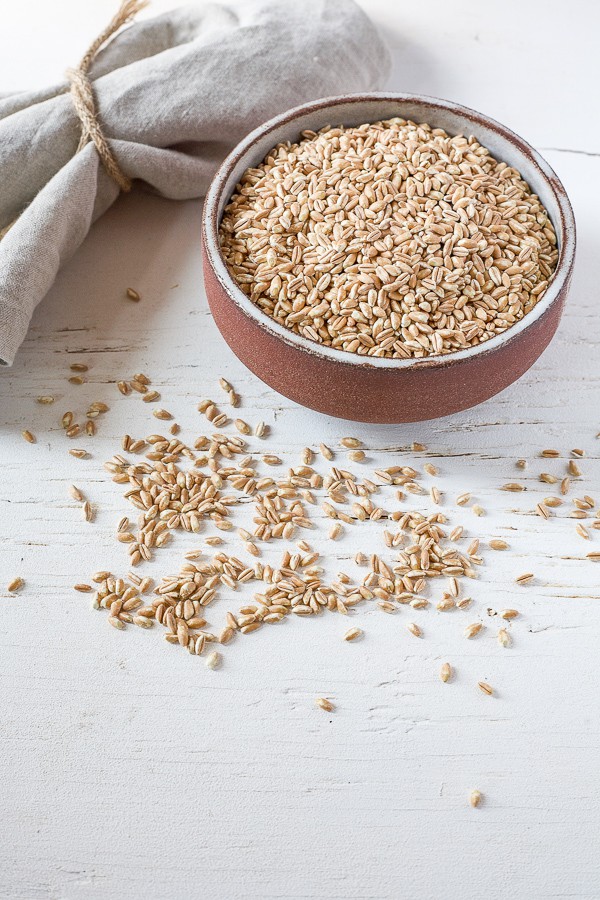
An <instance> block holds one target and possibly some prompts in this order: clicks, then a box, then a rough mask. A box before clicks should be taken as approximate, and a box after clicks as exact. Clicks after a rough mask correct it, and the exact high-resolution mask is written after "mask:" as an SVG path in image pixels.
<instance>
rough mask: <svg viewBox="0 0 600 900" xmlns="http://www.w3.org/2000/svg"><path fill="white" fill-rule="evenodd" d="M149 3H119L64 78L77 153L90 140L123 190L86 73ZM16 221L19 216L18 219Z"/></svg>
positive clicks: (123, 178)
mask: <svg viewBox="0 0 600 900" xmlns="http://www.w3.org/2000/svg"><path fill="white" fill-rule="evenodd" d="M148 3H149V0H122V2H121V6H120V7H119V9H118V11H117V13H116V15H115V16H114V17H113V18H112V19H111V20H110V22H109V23H108V25H107V26H106V28H105V29H104V31H102V32H101V33H100V34H99V35H98V37H97V38H96V40H95V41H94V42H93V44H91V46H90V47H89V49H88V51H87V53H86V54H85V56H84V57H83V58H82V60H81V62H80V63H79V65H78V66H77V68H76V69H67V72H66V76H67V79H68V81H69V84H70V85H71V87H70V93H71V98H72V100H73V106H74V107H75V112H76V113H77V116H78V117H79V121H80V122H81V137H80V138H79V144H78V146H77V151H76V152H77V153H79V151H80V150H82V149H83V148H84V147H85V145H86V144H87V143H89V141H92V143H93V144H94V146H95V148H96V150H97V151H98V156H99V157H100V159H101V160H102V164H103V166H104V168H105V169H106V171H107V172H108V174H109V175H110V177H111V178H112V179H113V180H114V181H116V183H117V184H118V185H119V187H120V188H121V190H122V191H130V190H131V185H132V182H131V179H130V178H128V177H127V175H126V174H125V173H124V172H123V170H122V169H121V167H120V165H119V163H118V162H117V160H116V157H115V155H114V153H113V152H112V150H111V149H110V147H109V146H108V141H107V140H106V138H105V137H104V134H103V133H102V128H101V127H100V122H99V121H98V112H97V110H96V103H95V101H94V92H93V90H92V83H91V81H90V79H89V78H88V72H89V69H90V66H91V64H92V63H93V61H94V59H95V58H96V55H97V53H98V51H99V50H101V49H102V47H103V46H104V45H105V44H107V43H108V41H110V40H111V38H112V37H114V35H115V34H116V32H117V31H118V30H119V28H121V27H122V26H123V25H126V24H127V23H128V22H131V20H132V19H133V18H134V16H135V15H137V13H139V12H140V10H142V9H144V7H145V6H147V5H148ZM17 219H18V216H17ZM17 219H14V220H13V221H12V222H9V224H8V225H6V226H5V227H4V228H2V229H0V241H1V240H2V238H3V237H4V236H5V235H6V234H8V232H9V231H10V229H11V228H12V226H13V225H14V224H15V222H16V221H17Z"/></svg>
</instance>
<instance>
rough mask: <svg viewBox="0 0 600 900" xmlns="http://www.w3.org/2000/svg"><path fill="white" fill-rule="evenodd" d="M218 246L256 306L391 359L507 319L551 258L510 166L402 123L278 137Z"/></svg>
mask: <svg viewBox="0 0 600 900" xmlns="http://www.w3.org/2000/svg"><path fill="white" fill-rule="evenodd" d="M474 234H476V235H477V238H476V239H474V238H473V235H474ZM220 241H221V247H222V250H223V253H224V255H225V258H226V262H227V264H228V267H229V270H230V272H231V274H232V276H233V278H234V279H237V281H238V283H239V284H240V287H241V288H242V290H244V291H245V293H247V294H248V295H249V296H250V298H251V300H252V301H253V302H254V303H256V304H257V305H258V306H259V307H260V308H261V309H262V310H263V311H264V312H266V313H267V315H270V316H271V317H273V318H274V319H275V320H276V321H278V322H280V323H281V324H283V325H284V326H285V327H287V328H289V329H290V330H293V331H295V332H297V333H298V334H300V335H302V336H304V337H306V338H308V339H309V340H312V341H317V342H319V343H322V344H325V345H327V346H330V347H333V348H334V349H338V350H345V351H348V352H353V353H357V354H361V355H365V356H376V357H381V356H387V357H395V358H408V357H423V356H428V355H431V354H440V353H451V352H453V351H455V350H459V349H462V348H464V347H466V346H473V345H476V344H480V343H482V342H484V341H486V340H488V339H489V338H491V337H493V336H494V335H496V334H499V333H501V332H502V331H504V330H506V329H507V328H510V327H511V325H513V324H514V323H515V322H516V321H518V320H519V319H521V318H522V317H523V316H524V315H526V314H527V313H528V312H529V311H530V310H531V309H532V308H533V307H534V306H535V304H536V303H537V302H538V300H539V299H540V297H542V296H543V294H544V292H545V290H546V288H547V285H548V282H549V279H550V278H551V276H552V272H553V269H554V267H555V265H556V260H557V255H558V254H557V250H556V237H555V235H554V231H553V228H552V225H551V223H550V220H549V219H548V216H547V213H546V211H545V210H544V208H543V207H542V205H541V203H540V201H539V199H538V198H537V197H536V196H535V195H533V194H531V193H530V190H529V187H528V186H527V184H526V183H525V182H524V181H523V180H522V178H521V176H520V175H519V173H518V172H516V171H515V170H514V169H510V168H508V167H506V165H505V164H504V163H498V162H497V161H496V160H495V159H494V158H493V157H492V156H491V155H490V154H489V152H488V151H487V150H486V149H485V148H484V147H482V146H481V145H480V144H478V142H477V141H476V139H475V138H473V137H469V138H466V137H463V136H457V137H449V136H448V135H446V134H445V133H444V132H443V131H441V129H435V130H432V129H431V127H430V126H429V125H426V124H414V123H412V122H405V121H404V120H402V119H391V120H389V121H386V122H376V123H372V124H365V125H361V126H358V127H352V128H333V129H331V128H326V129H323V130H322V131H321V132H319V133H318V134H316V133H314V132H305V133H304V134H303V135H302V138H301V140H300V142H299V143H298V144H291V145H290V144H280V145H278V146H277V147H276V148H274V150H272V151H271V153H270V154H269V156H268V157H267V158H266V159H265V161H264V162H263V163H260V164H259V165H258V166H255V167H254V168H252V169H249V170H248V171H247V172H246V173H245V174H244V175H243V176H242V178H241V183H240V191H239V192H238V193H235V194H234V195H233V197H232V198H231V200H230V202H229V204H228V206H227V207H226V209H225V214H224V216H223V220H222V222H221V227H220ZM533 247H535V248H536V249H535V253H534V252H533ZM492 260H493V263H492V264H490V263H491V261H492ZM472 272H476V273H477V275H478V277H477V278H473V277H472V275H471V273H472ZM308 273H310V274H308ZM459 298H460V300H461V306H460V309H458V310H457V308H456V301H457V300H458V299H459ZM457 313H460V315H458V314H457ZM414 446H422V445H418V444H416V445H414Z"/></svg>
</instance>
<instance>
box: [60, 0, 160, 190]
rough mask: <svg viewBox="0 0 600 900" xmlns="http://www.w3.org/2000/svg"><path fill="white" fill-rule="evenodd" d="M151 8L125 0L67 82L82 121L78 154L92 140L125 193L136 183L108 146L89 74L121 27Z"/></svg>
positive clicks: (144, 0) (139, 1) (145, 2)
mask: <svg viewBox="0 0 600 900" xmlns="http://www.w3.org/2000/svg"><path fill="white" fill-rule="evenodd" d="M147 5H148V0H123V2H122V3H121V6H120V7H119V10H118V12H117V13H116V15H115V16H114V17H113V18H112V19H111V20H110V22H109V23H108V25H107V26H106V28H105V29H104V31H102V32H101V33H100V34H99V35H98V37H97V38H96V40H95V41H94V42H93V44H91V46H90V47H89V49H88V51H87V53H86V54H85V55H84V56H83V58H82V60H81V62H80V63H79V65H78V66H77V68H76V69H67V71H66V76H67V79H68V81H69V83H70V85H71V99H72V100H73V106H74V107H75V112H76V113H77V115H78V116H79V120H80V122H81V137H80V139H79V145H78V147H77V151H76V152H77V153H79V151H80V150H82V149H83V148H84V147H85V145H86V144H87V143H88V142H89V141H92V143H93V144H94V146H95V148H96V150H97V151H98V156H99V157H100V159H101V160H102V164H103V165H104V168H105V169H106V171H107V172H108V174H109V175H110V177H111V178H112V179H113V180H114V181H116V183H117V184H118V185H119V187H120V188H121V190H122V191H130V190H131V184H132V182H131V179H130V178H128V177H127V175H125V173H124V172H123V170H122V169H121V167H120V165H119V163H118V162H117V160H116V157H115V155H114V153H113V152H112V150H111V149H110V147H109V145H108V141H107V140H106V138H105V137H104V134H103V133H102V128H101V127H100V122H99V121H98V112H97V110H96V103H95V101H94V92H93V90H92V83H91V81H90V79H89V78H88V72H89V68H90V66H91V64H92V62H93V61H94V59H95V58H96V54H97V53H98V51H99V50H100V49H101V48H102V47H103V46H104V45H105V44H106V43H108V41H110V39H111V38H112V37H113V36H114V34H115V33H116V32H117V31H118V30H119V28H121V27H122V26H123V25H126V24H127V23H128V22H130V21H131V20H132V19H133V17H134V16H135V15H136V14H137V13H138V12H139V11H140V10H141V9H143V8H144V7H145V6H147Z"/></svg>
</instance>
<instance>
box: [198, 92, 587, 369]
mask: <svg viewBox="0 0 600 900" xmlns="http://www.w3.org/2000/svg"><path fill="white" fill-rule="evenodd" d="M373 101H380V102H382V103H385V102H387V103H395V102H397V103H421V104H423V105H424V106H428V107H431V109H432V110H433V111H435V110H436V109H443V110H448V111H450V112H453V113H455V114H458V115H460V116H462V117H463V118H465V119H466V120H467V121H473V122H475V123H477V124H480V125H482V126H484V127H486V128H488V129H491V130H492V131H495V132H496V133H497V134H499V135H500V136H501V137H502V138H504V139H505V140H507V141H508V142H509V143H511V144H513V145H515V147H516V148H517V149H518V150H519V151H520V152H521V153H522V154H523V155H524V156H525V157H526V158H527V159H528V161H529V162H530V163H531V164H532V165H533V166H534V167H535V168H536V169H537V170H538V173H539V175H540V176H541V178H542V179H543V180H544V182H545V183H546V185H547V187H548V189H549V191H551V193H552V194H553V195H554V199H555V201H556V206H557V210H558V222H553V225H554V227H555V229H556V231H557V235H558V238H559V256H558V262H557V265H556V269H555V270H554V273H553V275H552V278H551V280H550V284H549V286H548V289H547V290H546V293H545V294H544V296H543V297H542V299H541V300H540V301H539V302H538V303H536V305H535V307H534V308H533V309H532V310H531V312H529V313H527V315H525V316H523V318H522V319H520V320H519V321H518V322H517V323H516V324H515V325H511V327H510V328H507V329H506V331H503V332H502V333H501V334H498V335H496V336H495V337H493V338H490V339H489V340H488V341H485V342H484V343H482V344H476V345H475V346H473V347H467V348H466V349H465V350H456V351H453V352H451V353H446V354H435V355H434V354H432V355H430V356H425V357H417V358H415V357H410V358H409V359H396V358H394V357H374V356H367V357H365V356H359V355H358V354H356V353H351V352H349V351H347V350H337V349H334V348H333V347H328V346H326V345H324V344H319V343H317V342H316V341H311V340H310V339H309V338H305V337H303V336H302V335H300V334H297V333H296V332H295V331H291V330H290V329H288V328H286V327H285V326H284V325H281V324H280V323H279V322H276V321H275V320H274V319H272V318H271V317H270V316H268V315H267V314H266V313H265V312H263V311H262V310H261V309H259V307H258V306H256V304H255V303H253V302H252V301H251V300H250V298H249V297H248V296H247V295H246V294H245V293H244V291H243V290H242V289H241V288H240V287H239V285H238V284H237V282H236V281H235V279H234V278H233V276H232V275H231V274H230V273H229V270H228V268H227V265H226V263H225V260H224V258H223V255H222V253H221V248H220V245H219V236H218V232H219V224H220V222H219V212H218V209H219V203H220V201H221V196H222V194H223V191H224V189H225V185H226V183H227V181H228V179H229V177H230V175H231V172H232V170H233V169H234V168H235V167H236V166H237V165H238V163H239V162H240V161H241V160H242V159H243V157H244V156H245V155H247V153H248V152H249V151H251V150H252V147H253V146H254V144H255V142H256V141H257V140H258V139H259V138H263V137H265V136H266V135H268V134H269V133H270V132H271V131H275V130H276V129H278V128H279V127H280V126H281V125H285V124H289V123H291V122H293V121H294V120H295V119H297V118H299V117H300V116H304V115H306V114H307V113H310V112H313V111H317V110H319V111H320V110H323V109H325V108H327V107H337V106H342V105H346V104H348V105H352V104H357V103H364V102H373ZM398 115H399V116H401V115H402V112H401V110H399V112H398ZM509 164H510V163H509ZM202 224H203V229H202V230H203V235H202V238H203V246H204V249H205V252H206V255H207V257H208V259H209V261H210V264H211V266H212V270H213V274H214V275H215V277H216V279H217V280H218V282H219V284H220V285H221V287H222V288H223V290H224V291H225V292H226V293H227V294H228V296H229V297H230V298H231V299H232V300H233V301H234V302H235V304H236V305H237V306H238V307H239V308H240V309H241V311H242V312H243V313H245V314H246V315H247V316H248V317H249V318H251V319H253V320H254V321H255V322H256V323H257V324H258V325H259V326H260V327H261V328H263V329H265V330H266V331H267V332H269V333H270V334H271V335H273V336H275V337H276V338H277V339H278V340H282V341H283V342H284V343H286V344H288V345H290V346H292V347H295V348H296V349H300V350H302V351H303V352H305V353H309V354H310V355H311V356H318V357H321V358H323V359H326V360H328V361H332V362H336V363H338V364H345V365H352V366H359V367H361V368H362V369H365V368H369V369H370V368H373V369H408V368H410V369H421V368H432V367H447V366H450V365H455V364H458V363H461V362H463V361H465V360H470V359H473V358H474V357H481V356H485V355H486V354H489V353H493V352H494V351H495V350H497V349H499V348H500V347H505V346H506V345H507V344H508V343H510V342H512V341H514V340H516V339H518V338H519V336H520V335H521V334H522V333H523V332H524V331H526V330H527V329H528V328H530V327H531V326H532V325H534V324H535V323H536V322H537V321H539V319H540V318H541V317H542V316H543V315H544V314H545V313H546V312H547V311H548V310H549V309H550V307H551V306H552V305H553V303H555V302H556V301H557V300H558V299H559V297H560V296H561V293H562V291H563V289H564V287H565V285H567V284H568V282H569V279H570V277H571V275H572V272H573V266H574V262H575V246H576V226H575V217H574V214H573V209H572V206H571V202H570V200H569V197H568V195H567V192H566V190H565V188H564V186H563V184H562V182H561V180H560V179H559V177H558V175H557V174H556V172H555V171H554V170H553V168H552V167H551V166H550V165H549V163H548V162H547V161H546V160H545V159H544V158H543V156H541V154H540V153H538V151H537V150H535V149H534V148H533V147H532V146H531V145H530V144H529V143H528V142H527V141H525V140H524V139H523V138H522V137H520V135H518V134H517V133H516V132H514V131H512V130H511V129H510V128H507V127H506V126H505V125H503V124H502V123H501V122H498V121H496V120H495V119H492V118H490V117H489V116H487V115H485V114H484V113H480V112H478V111H477V110H474V109H471V108H470V107H468V106H463V105H461V104H460V103H455V102H453V101H451V100H443V99H440V98H438V97H430V96H427V95H424V94H404V93H395V92H387V91H372V92H365V93H360V94H341V95H339V96H333V97H324V98H322V99H319V100H311V101H309V102H308V103H303V104H301V105H300V106H295V107H293V108H292V109H289V110H286V111H285V112H283V113H280V114H279V115H277V116H274V117H272V118H271V119H268V120H267V121H266V122H264V123H263V124H262V125H259V126H258V127H257V128H254V129H253V130H252V131H251V132H249V134H247V135H246V136H245V137H244V138H242V140H241V141H240V142H239V143H238V144H237V145H236V146H235V147H234V148H233V150H232V151H231V152H230V153H229V154H228V156H227V157H226V158H225V159H224V160H223V162H222V163H221V165H220V166H219V168H218V169H217V171H216V173H215V175H214V177H213V179H212V181H211V184H210V186H209V189H208V191H207V194H206V198H205V201H204V209H203V215H202ZM557 226H558V227H557Z"/></svg>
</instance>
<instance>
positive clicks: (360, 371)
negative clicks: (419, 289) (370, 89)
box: [202, 95, 575, 423]
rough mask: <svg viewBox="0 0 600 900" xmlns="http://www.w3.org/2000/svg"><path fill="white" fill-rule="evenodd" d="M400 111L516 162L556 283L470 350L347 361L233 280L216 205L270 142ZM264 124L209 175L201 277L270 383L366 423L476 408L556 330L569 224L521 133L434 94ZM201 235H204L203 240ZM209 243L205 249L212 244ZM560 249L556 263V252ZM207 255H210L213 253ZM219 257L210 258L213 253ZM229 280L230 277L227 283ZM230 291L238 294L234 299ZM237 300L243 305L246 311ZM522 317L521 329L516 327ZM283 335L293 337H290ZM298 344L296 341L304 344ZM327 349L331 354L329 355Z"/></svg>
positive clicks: (225, 330) (368, 100) (251, 362)
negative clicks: (545, 236) (532, 196)
mask: <svg viewBox="0 0 600 900" xmlns="http://www.w3.org/2000/svg"><path fill="white" fill-rule="evenodd" d="M393 115H403V116H405V117H406V118H413V119H414V120H417V121H418V120H420V121H430V122H431V123H432V124H434V125H436V126H438V127H444V128H446V130H447V131H448V132H449V133H454V134H456V133H460V132H461V131H462V133H465V132H468V133H474V134H475V135H476V136H477V137H478V138H479V140H480V141H481V142H482V143H483V144H484V145H485V146H487V147H488V148H489V149H490V150H491V151H492V153H494V155H495V156H496V158H498V159H504V160H505V161H506V162H507V163H509V164H512V165H514V166H516V167H517V168H518V169H519V170H520V171H521V173H522V174H523V175H524V177H525V178H526V180H527V181H528V182H529V184H530V185H531V186H532V188H533V190H534V191H535V192H536V193H537V194H538V195H539V196H540V199H541V200H542V202H543V203H544V205H545V206H546V208H547V209H548V211H549V213H550V216H551V218H552V221H553V223H554V226H555V228H556V230H557V234H558V237H559V246H560V251H561V254H560V257H561V258H559V269H562V274H561V280H559V279H554V280H553V283H551V286H550V289H549V291H548V295H550V294H551V293H553V292H556V296H554V297H552V298H550V296H549V297H548V299H549V301H550V302H549V304H548V306H547V307H546V308H545V309H543V310H542V308H541V307H540V308H536V311H534V312H533V313H532V314H530V315H529V316H527V317H525V319H524V320H522V322H521V323H519V324H518V325H517V326H515V327H514V329H509V330H508V331H507V332H505V334H504V335H503V336H502V341H501V342H498V341H497V340H495V341H494V344H495V346H490V347H489V348H485V347H482V348H481V350H480V352H479V353H476V354H473V355H466V356H465V355H463V354H460V355H458V354H448V355H447V356H445V357H442V358H440V357H435V358H432V359H431V361H428V360H427V359H424V360H418V361H415V362H416V364H415V365H414V366H402V365H400V366H398V367H394V366H389V367H384V366H377V365H373V364H369V363H368V362H366V363H365V364H364V365H363V364H357V361H356V360H353V362H352V364H350V363H348V362H346V361H345V360H344V356H346V354H340V355H339V358H336V356H337V355H336V354H335V353H334V354H331V353H330V354H329V355H328V354H324V353H319V346H320V345H318V344H316V345H315V349H314V351H313V350H312V349H311V346H310V342H309V341H300V342H298V341H294V340H290V339H288V338H287V336H282V334H281V332H282V331H283V329H281V328H280V329H279V330H280V333H279V334H278V333H277V328H274V326H275V323H273V322H272V321H271V320H268V321H263V322H261V321H260V317H261V316H263V317H264V314H260V313H258V311H257V309H256V307H253V306H251V304H250V301H249V300H248V298H246V297H245V295H244V294H243V293H242V291H241V289H240V288H239V287H238V286H237V285H235V283H234V282H233V280H232V279H231V276H229V274H228V273H227V272H226V268H225V266H224V263H223V261H222V258H221V257H220V252H219V251H218V249H215V248H218V227H219V222H220V218H221V214H222V211H223V207H224V205H225V204H226V202H227V201H228V199H229V197H230V195H231V193H232V190H233V188H234V187H235V184H236V182H237V181H238V180H239V177H240V176H241V174H242V172H243V171H244V170H245V169H246V168H247V167H248V166H249V165H255V164H256V163H257V162H259V161H260V160H261V159H263V157H264V155H265V153H266V152H267V151H268V150H269V149H270V148H271V147H273V146H274V144H276V143H277V142H278V141H282V140H296V139H297V137H298V135H299V132H300V131H301V130H302V129H303V128H307V127H314V128H319V127H322V126H323V125H324V124H328V123H329V124H332V123H336V124H337V122H340V121H343V122H344V124H345V125H350V124H358V123H360V122H365V121H375V120H377V119H380V118H389V117H390V116H393ZM272 121H273V123H274V124H270V123H266V125H265V126H263V127H262V128H259V129H257V130H256V132H254V133H253V134H251V135H249V136H248V138H246V139H245V141H242V143H241V144H240V145H239V148H238V150H234V151H233V152H232V154H230V156H229V157H228V159H227V160H225V162H224V163H223V165H222V167H221V169H220V170H219V172H218V173H217V175H216V176H215V179H214V181H213V185H212V186H211V189H210V190H209V193H208V196H207V204H206V207H205V214H204V217H203V242H202V244H203V260H204V281H205V287H206V293H207V296H208V300H209V304H210V308H211V310H212V313H213V315H214V318H215V321H216V323H217V326H218V327H219V329H220V331H221V332H222V334H223V336H224V338H225V340H226V341H227V343H228V344H229V346H230V347H231V349H232V350H233V352H234V353H235V354H236V356H238V357H239V359H240V360H241V361H242V362H243V363H244V364H245V365H246V366H248V368H249V369H250V370H251V371H252V372H254V374H255V375H257V376H258V377H259V378H260V379H261V380H262V381H264V382H265V383H266V384H268V385H269V386H270V387H272V388H274V389H275V390H277V391H279V392H280V393H282V394H284V395H285V396H286V397H289V398H290V399H291V400H294V401H295V402H297V403H299V404H301V405H303V406H308V407H310V408H312V409H315V410H318V411H319V412H322V413H326V414H328V415H331V416H336V417H339V418H344V419H352V420H355V421H359V422H373V423H401V422H415V421H423V420H425V419H431V418H437V417H439V416H444V415H449V414H451V413H454V412H459V411H460V410H463V409H467V408H469V407H471V406H475V405H477V404H478V403H481V402H483V401H484V400H487V399H489V398H490V397H492V396H494V394H497V393H498V392H499V391H501V390H503V389H504V388H506V387H508V386H509V385H510V384H512V382H514V381H516V380H517V379H518V378H520V377H521V375H523V374H524V373H525V372H526V371H527V370H528V369H529V368H530V366H532V365H533V363H534V362H535V361H536V359H537V358H538V357H539V356H540V354H541V353H542V352H543V350H544V349H545V348H546V347H547V345H548V343H549V342H550V340H551V339H552V336H553V335H554V333H555V331H556V329H557V327H558V323H559V321H560V317H561V314H562V310H563V307H564V303H565V299H566V296H567V293H568V289H569V284H570V279H571V274H572V267H573V258H574V241H575V226H574V221H573V218H572V211H571V209H570V204H569V201H568V198H567V197H566V194H565V192H564V188H563V187H562V185H561V184H560V182H559V181H558V179H557V178H556V176H555V174H554V173H553V172H552V170H551V169H550V167H549V166H548V165H547V163H545V161H544V160H542V159H541V158H540V157H539V156H538V155H537V154H536V153H535V152H534V151H533V150H532V148H530V147H529V145H527V144H526V143H525V142H524V141H523V140H522V139H521V138H519V137H518V136H517V135H513V134H512V133H511V132H509V131H508V130H506V129H505V128H504V127H503V126H501V125H498V124H497V123H493V122H492V121H491V120H487V119H485V117H481V116H480V114H478V113H475V112H474V111H472V110H466V109H464V108H460V107H456V106H455V105H454V104H450V103H448V102H447V101H436V100H435V99H434V98H418V97H406V96H402V95H395V96H386V97H384V96H382V95H379V96H378V95H370V96H365V97H358V96H354V97H352V96H348V97H346V98H337V99H336V100H333V101H331V102H330V101H327V100H324V101H316V102H315V103H313V104H307V105H306V106H305V107H302V108H300V109H299V110H297V111H295V110H291V111H290V112H289V113H288V114H284V115H282V116H281V117H278V118H276V119H274V120H272ZM207 233H208V236H209V238H210V240H208V241H207ZM211 245H212V251H211ZM565 252H566V254H567V256H566V258H565V259H564V260H563V259H562V257H563V255H564V254H565ZM213 257H215V258H214V259H213ZM217 257H218V258H217ZM230 282H231V284H230ZM236 297H237V298H238V299H236ZM244 306H247V307H249V308H248V309H245V308H244ZM525 324H526V327H519V325H520V326H523V325H525ZM290 337H291V336H290ZM303 345H304V346H303ZM332 355H333V358H332Z"/></svg>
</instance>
